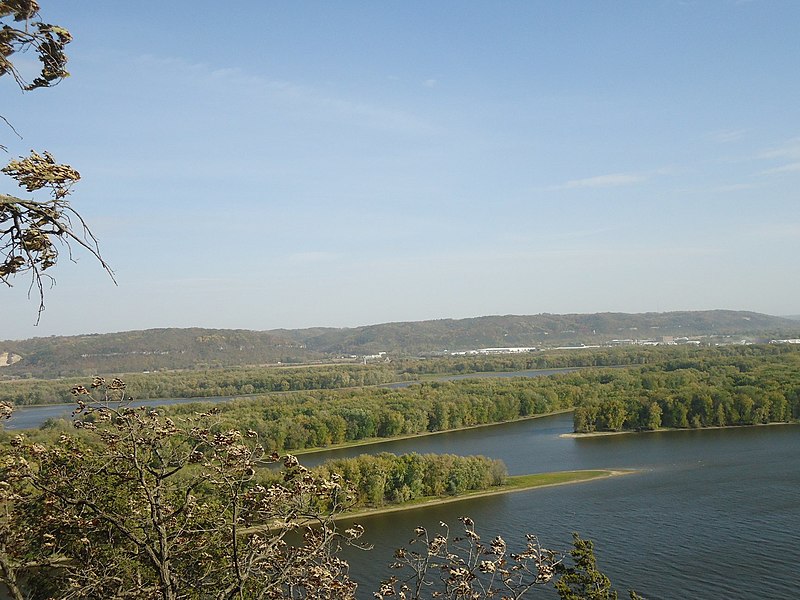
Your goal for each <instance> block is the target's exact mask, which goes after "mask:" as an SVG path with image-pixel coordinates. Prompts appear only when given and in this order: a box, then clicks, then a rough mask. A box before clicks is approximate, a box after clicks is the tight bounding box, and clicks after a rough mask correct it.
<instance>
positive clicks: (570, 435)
mask: <svg viewBox="0 0 800 600" xmlns="http://www.w3.org/2000/svg"><path fill="white" fill-rule="evenodd" d="M776 425H800V423H798V422H797V421H775V422H772V423H751V424H749V425H711V426H710V427H659V428H658V429H641V430H637V429H626V430H624V431H590V432H588V433H574V432H573V433H562V434H559V436H558V437H560V438H571V439H581V438H595V437H606V436H609V435H629V434H632V433H672V432H675V431H707V430H713V429H717V430H718V429H744V428H749V427H774V426H776Z"/></svg>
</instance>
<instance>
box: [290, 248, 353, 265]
mask: <svg viewBox="0 0 800 600" xmlns="http://www.w3.org/2000/svg"><path fill="white" fill-rule="evenodd" d="M340 256H341V255H340V254H337V253H335V252H319V251H317V252H315V251H309V252H295V253H294V254H290V255H289V257H288V258H289V260H290V261H292V262H298V263H319V262H331V261H335V260H337V259H338V258H339V257H340Z"/></svg>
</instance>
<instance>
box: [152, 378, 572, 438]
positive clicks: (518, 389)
mask: <svg viewBox="0 0 800 600" xmlns="http://www.w3.org/2000/svg"><path fill="white" fill-rule="evenodd" d="M563 377H566V375H559V376H556V377H554V378H549V377H539V378H502V379H500V378H496V379H470V380H463V381H452V382H450V381H448V382H433V383H422V384H419V385H414V386H411V387H407V388H401V389H388V388H362V389H349V390H338V391H312V392H297V393H295V394H272V395H266V396H261V397H255V398H246V399H241V400H234V401H231V402H225V403H221V404H216V405H214V410H215V411H218V414H217V418H218V419H219V421H220V424H221V426H223V427H225V428H236V429H239V430H241V431H247V430H252V431H255V432H257V433H258V434H259V436H260V438H261V439H262V441H263V442H264V444H265V445H266V446H267V447H269V448H276V449H283V450H297V449H303V448H318V447H325V446H329V445H332V444H340V443H343V442H352V441H357V440H363V439H368V438H391V437H395V436H400V435H413V434H419V433H426V432H435V431H446V430H449V429H456V428H460V427H469V426H472V425H483V424H488V423H498V422H502V421H510V420H513V419H518V418H520V417H527V416H530V415H536V414H542V413H548V412H553V411H557V410H564V409H569V408H571V407H572V406H573V405H574V404H575V403H576V402H577V401H579V400H580V398H579V396H576V395H575V392H576V391H579V390H578V389H577V388H576V387H575V386H572V385H571V384H569V383H566V381H565V380H563V379H559V378H563ZM163 410H164V411H165V412H166V413H167V414H168V415H170V416H173V417H180V416H181V415H191V414H194V413H196V412H198V411H204V410H208V406H207V405H206V406H203V405H201V404H180V405H172V406H165V407H163Z"/></svg>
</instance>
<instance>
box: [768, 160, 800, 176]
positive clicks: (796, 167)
mask: <svg viewBox="0 0 800 600" xmlns="http://www.w3.org/2000/svg"><path fill="white" fill-rule="evenodd" d="M782 173H800V162H795V163H789V164H788V165H781V166H780V167H774V168H772V169H766V170H764V171H761V172H760V173H759V175H780V174H782Z"/></svg>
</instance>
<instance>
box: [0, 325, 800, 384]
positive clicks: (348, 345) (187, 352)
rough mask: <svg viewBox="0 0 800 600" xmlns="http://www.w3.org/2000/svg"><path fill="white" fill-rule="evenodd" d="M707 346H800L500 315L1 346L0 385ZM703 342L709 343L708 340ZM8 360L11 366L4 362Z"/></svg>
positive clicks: (723, 329)
mask: <svg viewBox="0 0 800 600" xmlns="http://www.w3.org/2000/svg"><path fill="white" fill-rule="evenodd" d="M668 336H672V337H697V336H704V337H705V338H706V339H708V340H710V341H715V340H716V341H725V340H728V341H730V340H731V339H735V340H737V341H738V339H743V338H746V339H750V340H769V339H772V338H787V337H800V323H799V322H798V321H794V320H791V319H787V318H782V317H773V316H769V315H764V314H759V313H754V312H744V311H730V310H712V311H687V312H668V313H643V314H626V313H596V314H570V315H555V314H539V315H529V316H518V315H505V316H487V317H475V318H471V319H440V320H432V321H416V322H404V323H383V324H379V325H367V326H363V327H353V328H326V327H317V328H311V329H276V330H272V331H263V332H259V331H248V330H238V329H237V330H226V329H200V328H192V329H174V328H173V329H149V330H145V331H127V332H120V333H110V334H93V335H82V336H69V337H48V338H33V339H29V340H22V341H5V342H0V357H3V356H5V357H6V361H5V363H6V364H5V365H0V376H34V377H58V376H64V375H75V374H80V375H91V374H95V373H106V374H108V373H125V372H135V371H145V370H151V371H153V370H158V369H199V368H214V367H225V366H238V365H257V364H274V363H277V362H282V363H293V362H294V363H297V362H309V361H316V360H326V359H331V358H335V357H340V356H350V355H365V354H377V353H378V352H389V353H390V354H392V355H395V356H416V355H424V354H437V353H444V352H458V351H465V350H473V349H478V348H489V347H514V346H534V347H538V348H542V347H556V346H561V345H573V344H581V343H583V344H602V343H608V342H611V341H612V340H615V339H616V340H621V339H639V340H643V339H650V340H660V339H661V338H663V337H668ZM710 336H715V339H714V340H712V339H711V338H710ZM11 357H13V364H12V359H11Z"/></svg>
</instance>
